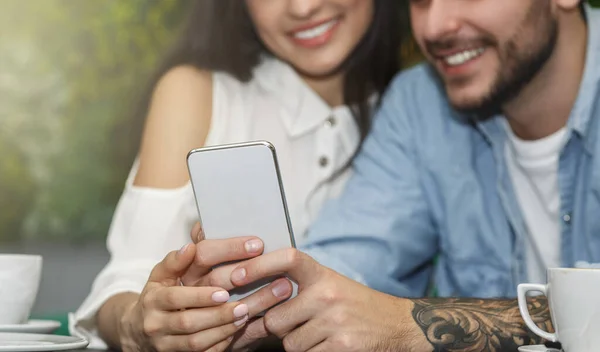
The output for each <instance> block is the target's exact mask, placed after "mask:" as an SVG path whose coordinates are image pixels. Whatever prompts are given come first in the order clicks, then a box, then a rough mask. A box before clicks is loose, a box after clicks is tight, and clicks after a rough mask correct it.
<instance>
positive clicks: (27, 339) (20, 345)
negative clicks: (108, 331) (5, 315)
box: [0, 332, 89, 352]
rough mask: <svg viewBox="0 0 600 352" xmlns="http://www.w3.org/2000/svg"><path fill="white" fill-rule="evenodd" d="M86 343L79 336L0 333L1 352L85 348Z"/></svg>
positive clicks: (36, 351)
mask: <svg viewBox="0 0 600 352" xmlns="http://www.w3.org/2000/svg"><path fill="white" fill-rule="evenodd" d="M88 344H89V342H88V341H87V340H85V339H83V338H81V337H72V336H59V335H40V334H22V333H10V332H2V333H0V351H2V352H40V351H65V350H73V349H78V348H85V347H87V345H88Z"/></svg>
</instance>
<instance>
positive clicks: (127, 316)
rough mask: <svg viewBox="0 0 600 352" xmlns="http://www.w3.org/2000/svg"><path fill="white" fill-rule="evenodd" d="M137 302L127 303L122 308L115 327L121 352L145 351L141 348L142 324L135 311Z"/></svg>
mask: <svg viewBox="0 0 600 352" xmlns="http://www.w3.org/2000/svg"><path fill="white" fill-rule="evenodd" d="M136 306H137V300H136V301H133V302H128V303H127V304H126V305H124V306H123V310H122V312H123V314H122V315H121V318H120V319H119V324H118V325H117V326H118V327H117V332H118V335H119V343H120V346H119V347H120V349H121V350H122V351H123V352H138V351H142V350H146V349H144V348H142V345H143V344H144V343H143V338H142V336H143V322H142V321H141V319H140V316H139V313H138V312H137V309H136Z"/></svg>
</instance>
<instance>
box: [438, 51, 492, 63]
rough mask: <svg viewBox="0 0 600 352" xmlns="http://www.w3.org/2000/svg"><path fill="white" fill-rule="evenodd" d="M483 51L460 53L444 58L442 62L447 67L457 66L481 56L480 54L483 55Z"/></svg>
mask: <svg viewBox="0 0 600 352" xmlns="http://www.w3.org/2000/svg"><path fill="white" fill-rule="evenodd" d="M484 51H485V49H484V48H478V49H469V50H465V51H461V52H459V53H456V54H454V55H450V56H446V57H445V58H444V62H445V63H446V64H447V65H448V66H459V65H462V64H465V63H467V62H469V61H471V60H473V59H475V58H477V57H479V56H481V54H483V52H484Z"/></svg>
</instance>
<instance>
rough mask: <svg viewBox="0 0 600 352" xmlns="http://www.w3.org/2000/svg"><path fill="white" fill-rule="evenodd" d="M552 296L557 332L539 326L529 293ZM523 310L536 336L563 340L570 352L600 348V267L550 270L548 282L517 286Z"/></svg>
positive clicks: (549, 297) (551, 301) (553, 323)
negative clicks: (530, 307)
mask: <svg viewBox="0 0 600 352" xmlns="http://www.w3.org/2000/svg"><path fill="white" fill-rule="evenodd" d="M530 291H536V292H541V293H542V294H544V295H545V296H546V297H548V305H549V308H550V316H551V319H552V325H553V327H554V330H555V331H556V332H555V333H549V332H547V331H544V330H542V329H540V328H538V327H537V325H535V323H534V322H533V320H532V319H531V316H530V314H529V311H528V309H527V292H530ZM517 296H518V300H519V310H520V311H521V316H522V317H523V319H524V320H525V323H526V324H527V326H528V327H529V329H530V330H531V331H532V332H533V333H535V334H536V335H538V336H540V337H542V338H544V339H546V340H549V341H552V342H557V341H558V342H560V343H561V345H562V347H563V349H564V350H565V351H566V352H597V351H600V269H574V268H573V269H570V268H552V269H548V279H547V284H546V285H538V284H521V285H519V286H518V288H517Z"/></svg>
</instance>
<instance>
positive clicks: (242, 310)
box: [119, 244, 249, 351]
mask: <svg viewBox="0 0 600 352" xmlns="http://www.w3.org/2000/svg"><path fill="white" fill-rule="evenodd" d="M195 255H196V245H194V244H190V245H187V246H185V247H183V248H182V249H181V250H180V251H178V252H176V251H173V252H171V253H169V254H168V255H167V256H166V257H165V258H164V259H163V261H162V262H160V263H159V264H157V265H156V266H155V267H154V270H153V271H152V273H151V274H150V278H149V279H148V282H147V284H146V286H145V288H144V290H143V291H142V293H141V295H140V296H139V299H138V300H137V301H136V302H134V303H133V304H131V305H130V306H129V307H128V309H127V310H126V312H125V313H124V314H123V317H122V319H121V324H120V327H119V336H120V340H121V346H122V349H123V351H139V350H144V351H145V350H148V351H224V350H225V349H226V348H227V347H228V346H229V344H230V341H231V340H232V339H233V336H234V334H235V333H236V332H237V331H238V330H240V329H242V328H243V327H244V325H245V324H246V322H247V320H248V313H249V311H248V305H246V304H244V303H242V302H232V303H225V302H227V300H228V299H229V294H228V293H227V291H226V290H224V289H223V288H220V287H207V286H204V287H185V286H181V285H180V279H179V278H180V277H181V276H182V275H183V274H184V273H185V272H186V271H187V270H188V268H189V267H190V265H191V264H192V263H193V262H194V259H195Z"/></svg>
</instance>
